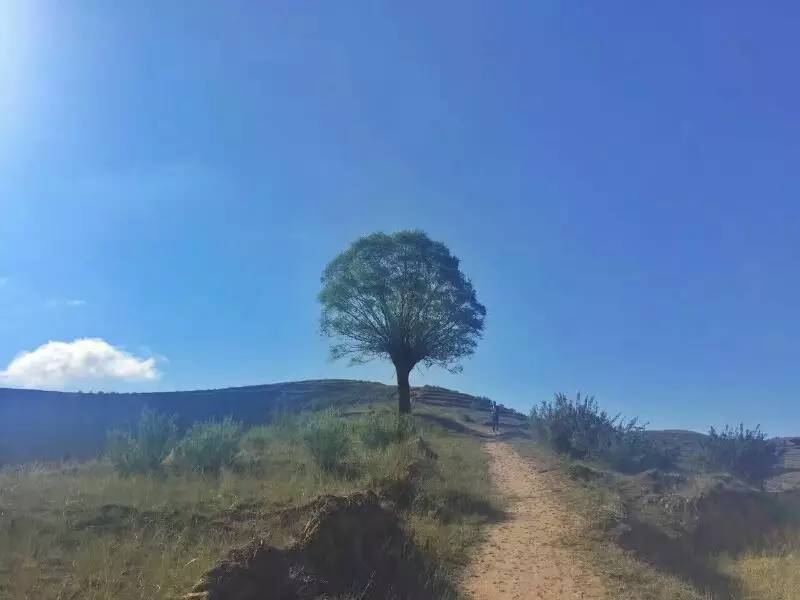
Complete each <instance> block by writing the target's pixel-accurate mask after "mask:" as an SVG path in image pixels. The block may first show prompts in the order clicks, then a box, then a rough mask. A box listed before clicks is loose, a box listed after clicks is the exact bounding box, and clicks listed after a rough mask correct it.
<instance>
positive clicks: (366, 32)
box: [0, 0, 800, 434]
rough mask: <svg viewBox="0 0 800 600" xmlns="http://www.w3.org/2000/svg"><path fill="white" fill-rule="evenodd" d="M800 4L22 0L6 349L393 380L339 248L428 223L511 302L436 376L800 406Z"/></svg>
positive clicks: (776, 423) (661, 407) (417, 377)
mask: <svg viewBox="0 0 800 600" xmlns="http://www.w3.org/2000/svg"><path fill="white" fill-rule="evenodd" d="M798 30H800V9H799V8H798V7H797V5H796V4H795V3H789V2H786V3H772V4H770V5H769V7H766V6H764V5H758V4H754V3H752V2H703V3H696V2H687V3H674V2H669V3H660V5H656V4H654V3H641V2H639V3H637V2H625V3H616V2H604V3H567V2H554V1H543V2H520V3H502V5H501V4H498V3H494V2H481V3H472V2H465V1H458V2H435V3H429V2H393V3H388V2H387V3H366V2H354V3H342V2H317V3H306V2H302V3H301V2H285V3H284V2H257V3H254V2H208V3H206V2H193V3H191V8H190V7H189V3H184V2H149V1H145V2H100V1H98V2H91V1H80V0H79V1H77V2H66V3H65V2H56V1H55V0H51V1H43V0H42V1H34V2H27V1H25V0H8V1H6V2H4V3H2V4H0V369H4V368H6V367H7V365H10V364H11V363H12V361H13V360H14V358H15V356H17V355H18V353H20V352H22V351H32V350H35V349H37V348H39V347H40V346H41V345H42V344H45V343H46V342H48V341H63V342H72V341H73V340H76V339H79V338H86V337H89V338H102V339H103V340H105V341H106V342H107V343H108V344H110V345H113V346H114V348H115V349H118V350H124V351H126V352H128V353H130V354H131V355H133V356H135V357H137V358H141V359H144V358H147V357H154V358H155V359H156V365H157V369H158V371H159V372H160V373H161V376H160V378H159V379H157V380H145V381H142V382H141V383H133V382H120V381H116V380H114V379H113V378H111V379H110V380H109V381H108V382H106V383H105V384H103V386H104V387H107V388H109V389H142V390H152V389H185V388H206V387H222V386H229V385H241V384H255V383H265V382H273V381H281V380H292V379H301V378H318V377H346V378H361V379H377V380H381V381H386V382H390V381H391V380H392V377H393V370H392V368H391V366H390V365H388V364H381V363H377V364H374V365H371V366H367V367H352V368H350V367H347V365H346V363H338V364H337V363H330V362H328V361H327V345H326V342H325V341H324V340H323V339H321V338H320V337H319V334H318V330H317V324H318V313H319V309H318V306H317V303H316V293H317V291H318V288H319V276H320V274H321V271H322V269H323V268H324V266H325V264H326V263H327V261H328V260H330V259H331V258H332V257H333V256H334V255H335V254H336V253H337V252H338V251H340V250H342V249H344V248H345V247H346V245H347V244H348V243H349V242H350V241H351V240H353V239H354V238H356V237H358V236H360V235H362V234H365V233H370V232H373V231H377V230H383V231H394V230H397V229H403V228H421V229H424V230H426V231H427V232H428V233H429V234H430V235H431V236H432V237H433V238H436V239H439V240H442V241H444V242H446V243H447V244H448V245H449V246H450V247H451V249H452V250H453V252H454V253H455V254H457V255H458V256H459V257H461V259H462V263H463V268H464V270H465V272H466V273H467V275H468V276H470V277H471V278H472V280H473V282H474V284H475V286H476V289H477V291H478V295H479V299H480V300H481V301H482V302H483V303H484V304H486V306H487V308H488V318H487V329H486V334H485V338H484V340H483V342H482V343H481V345H480V346H479V348H478V351H477V353H476V355H475V356H474V358H473V359H471V360H468V361H467V362H466V363H465V365H464V367H465V368H464V372H463V373H462V374H461V375H456V376H454V375H449V374H447V373H444V372H441V371H438V370H431V371H427V372H425V371H423V372H419V373H414V374H412V383H413V384H422V383H435V384H441V385H446V386H450V387H455V388H458V389H462V390H465V391H468V392H471V393H475V394H485V395H489V396H492V397H493V398H495V399H497V400H498V401H501V402H503V403H506V404H508V405H511V406H515V407H518V408H520V409H523V410H527V409H528V407H530V405H531V404H532V403H533V402H535V401H538V400H541V399H543V398H549V397H550V396H551V395H552V393H553V392H554V391H565V392H568V393H571V394H572V393H574V392H575V391H576V390H578V389H580V390H583V391H585V392H593V393H595V394H596V396H597V398H598V399H599V401H600V402H601V404H603V405H604V406H607V407H608V408H609V409H610V410H611V411H613V412H616V411H623V412H624V413H626V414H629V415H640V416H641V417H642V418H643V419H644V420H646V421H649V422H650V423H651V425H652V426H655V427H687V428H694V429H705V428H706V427H707V426H708V425H711V424H714V425H721V424H724V423H726V422H730V423H733V422H738V421H740V420H743V421H744V422H745V423H747V424H752V425H754V424H756V423H761V424H762V425H763V427H764V428H765V429H766V430H767V431H768V432H770V433H775V434H788V433H800V402H798V393H800V392H799V390H800V367H799V365H798V358H800V352H799V348H798V340H799V339H800V319H798V306H800V278H798V256H800V169H798V159H800V80H798V78H797V76H796V71H797V58H798V56H800V41H798V37H797V31H798ZM77 385H78V384H77V383H64V385H63V386H62V387H65V388H70V387H73V388H74V387H77ZM103 386H101V385H98V386H96V387H103ZM84 387H85V386H84Z"/></svg>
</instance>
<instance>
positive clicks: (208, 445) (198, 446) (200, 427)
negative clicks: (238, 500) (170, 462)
mask: <svg viewBox="0 0 800 600" xmlns="http://www.w3.org/2000/svg"><path fill="white" fill-rule="evenodd" d="M241 437H242V425H241V423H239V422H237V421H234V420H233V419H231V418H230V417H226V418H225V419H224V420H222V421H207V422H205V423H196V424H194V425H192V427H191V428H190V429H189V431H187V432H186V435H185V436H184V438H183V439H182V440H181V441H180V443H179V444H178V445H177V446H176V447H175V461H174V462H175V466H177V467H178V468H182V469H186V470H191V471H197V472H200V473H217V472H219V470H220V469H221V468H222V467H226V466H230V465H231V464H233V459H234V457H235V456H236V453H237V452H238V451H239V440H240V439H241Z"/></svg>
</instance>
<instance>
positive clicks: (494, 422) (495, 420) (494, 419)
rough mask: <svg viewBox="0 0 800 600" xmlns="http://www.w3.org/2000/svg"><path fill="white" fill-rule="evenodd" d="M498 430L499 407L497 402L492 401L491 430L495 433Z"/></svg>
mask: <svg viewBox="0 0 800 600" xmlns="http://www.w3.org/2000/svg"><path fill="white" fill-rule="evenodd" d="M499 430H500V407H498V406H497V402H492V432H493V433H497V432H498V431H499Z"/></svg>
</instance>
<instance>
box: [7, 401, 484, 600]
mask: <svg viewBox="0 0 800 600" xmlns="http://www.w3.org/2000/svg"><path fill="white" fill-rule="evenodd" d="M381 408H387V409H391V408H392V407H391V405H389V404H388V403H386V402H377V403H374V404H373V405H372V406H370V405H367V404H360V405H356V406H355V407H354V408H353V409H352V410H350V411H349V413H347V416H346V417H345V418H348V419H351V420H354V419H358V417H359V415H360V413H362V412H364V411H367V410H370V409H372V410H376V409H381ZM417 412H418V413H419V416H418V417H417V422H418V424H419V425H418V426H419V429H420V430H421V433H422V435H423V436H424V438H425V439H426V440H427V441H428V443H429V444H430V445H431V446H432V447H433V449H434V450H435V451H436V452H437V453H438V455H439V458H438V461H436V467H435V469H434V470H433V471H432V472H429V473H427V474H426V476H425V477H424V478H423V480H422V482H421V484H420V490H419V492H418V494H417V496H416V499H415V501H414V504H413V506H412V509H411V510H410V511H409V513H408V514H407V515H406V517H407V519H406V521H407V523H408V527H409V528H410V530H411V532H412V534H413V535H414V537H415V539H416V540H417V542H418V544H419V545H420V546H421V547H422V548H423V549H424V550H425V551H426V553H427V555H428V557H429V559H430V562H431V565H432V568H434V569H435V570H436V573H435V574H434V576H435V577H440V578H444V579H445V580H448V581H452V580H453V579H454V578H455V577H456V576H457V573H458V570H459V569H460V567H461V565H463V564H464V562H465V561H466V558H467V556H468V553H469V548H470V547H471V546H472V545H473V544H474V543H475V542H476V541H477V540H478V539H480V532H481V527H482V525H483V524H484V523H486V522H487V520H489V519H490V518H491V516H492V515H493V514H494V513H495V512H496V509H495V508H494V500H493V498H492V497H491V490H490V484H489V480H488V473H487V465H486V460H485V456H484V454H483V452H482V451H481V449H480V445H479V442H478V441H477V440H476V439H475V438H474V437H472V436H468V435H463V434H460V433H458V432H454V431H451V430H448V429H447V428H444V427H441V426H440V421H437V420H436V417H438V418H443V417H444V418H445V419H446V415H445V413H446V412H447V411H446V409H444V408H441V407H427V406H422V405H418V407H417ZM426 415H428V416H433V417H434V418H430V419H428V418H426ZM444 422H445V423H446V422H447V421H444ZM248 440H249V442H246V443H245V445H246V446H247V448H248V449H247V452H246V460H245V461H244V462H245V463H246V464H245V466H244V467H241V468H239V469H237V470H235V471H225V472H223V473H222V474H221V475H220V476H219V477H200V476H186V475H168V476H166V477H144V476H138V477H132V478H129V479H122V478H120V477H118V476H117V475H116V474H115V473H114V472H113V471H112V469H111V468H110V466H109V465H107V464H105V463H104V462H102V461H92V462H87V463H82V464H70V465H66V464H65V465H59V466H49V467H44V466H37V465H27V466H25V467H23V468H20V469H6V470H5V471H2V472H0V598H9V599H10V598H14V599H26V598H30V599H33V598H47V599H49V598H53V599H56V598H59V599H60V598H91V599H110V598H115V599H119V600H127V599H134V598H137V599H144V598H173V597H175V596H179V595H180V594H182V593H184V592H186V591H187V590H188V589H189V588H190V587H191V585H192V584H193V583H194V581H195V580H197V578H198V577H199V575H200V574H201V573H202V572H203V571H205V570H206V569H207V568H209V567H210V566H211V565H212V564H213V563H215V562H216V561H217V560H219V559H220V558H221V557H222V556H223V555H224V554H225V553H226V552H227V551H228V550H229V549H230V548H231V547H232V546H234V545H238V544H242V543H245V542H247V541H249V540H251V539H254V538H262V539H268V540H269V541H270V543H272V544H274V545H278V546H282V545H285V544H287V543H288V541H290V539H291V538H292V535H293V534H294V533H296V531H293V530H292V526H291V525H289V524H287V523H285V522H284V521H283V520H281V519H279V518H277V515H279V514H280V512H279V511H281V510H283V509H287V508H289V507H294V506H300V505H302V504H304V503H306V502H308V501H309V500H311V499H313V498H314V497H316V496H318V495H320V494H324V493H333V494H346V493H349V492H352V491H356V490H361V489H366V488H374V487H376V486H377V485H379V484H380V483H381V482H384V483H385V481H386V480H387V479H389V480H397V479H400V478H401V477H402V476H403V474H404V473H405V471H406V467H407V465H408V464H409V463H410V462H411V461H412V460H413V459H414V456H413V451H412V450H411V449H410V448H409V446H408V444H393V445H391V446H389V448H387V449H386V450H367V449H366V448H364V447H363V446H361V445H359V444H356V445H355V446H354V449H353V452H352V453H351V456H350V457H349V459H348V461H349V462H350V464H351V467H352V468H351V469H348V474H347V475H336V474H330V473H326V472H324V471H322V470H320V469H319V468H318V467H317V466H316V465H315V464H314V462H313V460H312V459H311V457H310V456H309V454H308V453H307V450H306V449H305V447H304V446H303V444H302V442H301V441H300V435H299V431H298V430H297V429H296V428H295V427H294V426H292V425H291V424H290V425H289V426H272V427H259V428H257V429H256V430H254V431H251V432H250V433H249V434H248ZM253 440H258V442H257V443H254V442H253Z"/></svg>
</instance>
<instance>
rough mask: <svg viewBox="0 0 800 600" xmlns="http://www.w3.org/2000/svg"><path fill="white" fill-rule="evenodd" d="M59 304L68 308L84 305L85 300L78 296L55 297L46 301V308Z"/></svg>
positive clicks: (56, 306) (58, 305)
mask: <svg viewBox="0 0 800 600" xmlns="http://www.w3.org/2000/svg"><path fill="white" fill-rule="evenodd" d="M60 306H67V307H69V308H77V307H80V306H86V300H80V299H79V298H67V299H63V298H57V299H53V300H48V301H47V308H58V307H60Z"/></svg>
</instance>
